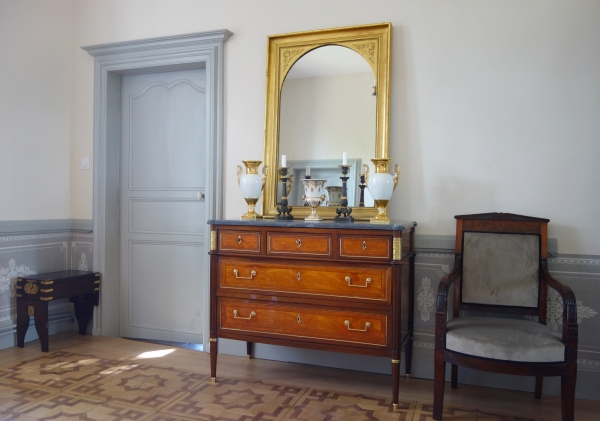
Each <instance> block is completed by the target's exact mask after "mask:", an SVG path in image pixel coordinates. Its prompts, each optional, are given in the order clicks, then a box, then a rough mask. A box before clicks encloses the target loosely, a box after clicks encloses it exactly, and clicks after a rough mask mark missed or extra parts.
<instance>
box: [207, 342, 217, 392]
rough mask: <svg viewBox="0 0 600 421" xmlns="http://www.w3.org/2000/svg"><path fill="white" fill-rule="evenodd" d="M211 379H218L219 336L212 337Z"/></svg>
mask: <svg viewBox="0 0 600 421" xmlns="http://www.w3.org/2000/svg"><path fill="white" fill-rule="evenodd" d="M209 341H210V379H211V380H212V381H213V383H214V382H215V381H216V380H217V338H210V339H209Z"/></svg>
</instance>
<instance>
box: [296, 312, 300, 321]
mask: <svg viewBox="0 0 600 421" xmlns="http://www.w3.org/2000/svg"><path fill="white" fill-rule="evenodd" d="M296 321H297V322H298V323H300V321H301V320H300V315H299V314H298V317H296Z"/></svg>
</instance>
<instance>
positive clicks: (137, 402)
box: [68, 364, 208, 411]
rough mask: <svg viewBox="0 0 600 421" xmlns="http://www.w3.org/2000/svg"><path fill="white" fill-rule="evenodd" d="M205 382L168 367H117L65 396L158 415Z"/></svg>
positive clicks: (127, 365)
mask: <svg viewBox="0 0 600 421" xmlns="http://www.w3.org/2000/svg"><path fill="white" fill-rule="evenodd" d="M206 380H208V376H205V375H202V374H197V373H192V372H189V371H182V370H177V369H174V368H169V367H154V366H150V365H145V364H120V365H118V366H116V367H113V368H111V369H109V370H104V371H103V372H101V373H100V375H98V376H96V377H95V378H93V379H91V380H89V381H88V382H85V383H82V384H78V385H76V386H74V387H71V388H70V389H68V392H69V393H74V394H78V395H85V396H92V397H102V398H105V399H106V400H110V401H111V402H116V403H120V404H124V405H128V406H131V407H136V408H142V409H148V410H152V411H158V410H159V409H160V408H162V407H163V406H165V405H167V404H168V403H170V402H173V401H174V400H175V399H177V398H179V397H180V396H182V395H183V394H184V393H186V392H189V391H190V390H192V389H194V388H195V387H196V386H198V385H200V384H201V383H202V382H205V381H206Z"/></svg>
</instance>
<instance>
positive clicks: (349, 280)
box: [345, 276, 372, 288]
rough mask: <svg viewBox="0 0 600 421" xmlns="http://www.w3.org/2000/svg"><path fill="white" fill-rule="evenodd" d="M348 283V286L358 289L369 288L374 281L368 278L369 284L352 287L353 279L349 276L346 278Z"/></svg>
mask: <svg viewBox="0 0 600 421" xmlns="http://www.w3.org/2000/svg"><path fill="white" fill-rule="evenodd" d="M345 279H346V282H348V286H349V287H356V288H366V287H368V286H369V284H370V283H371V281H372V279H371V278H367V282H366V283H365V284H364V285H352V284H351V283H350V282H352V278H350V277H349V276H346V278H345Z"/></svg>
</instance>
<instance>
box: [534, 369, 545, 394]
mask: <svg viewBox="0 0 600 421" xmlns="http://www.w3.org/2000/svg"><path fill="white" fill-rule="evenodd" d="M543 386H544V376H541V375H539V374H538V375H537V376H535V395H534V397H535V399H542V387H543Z"/></svg>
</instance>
